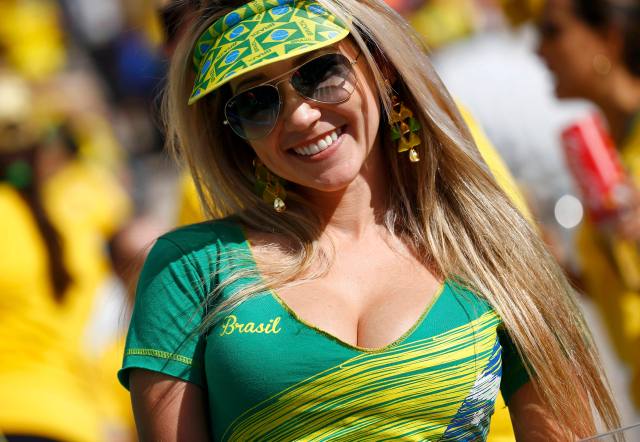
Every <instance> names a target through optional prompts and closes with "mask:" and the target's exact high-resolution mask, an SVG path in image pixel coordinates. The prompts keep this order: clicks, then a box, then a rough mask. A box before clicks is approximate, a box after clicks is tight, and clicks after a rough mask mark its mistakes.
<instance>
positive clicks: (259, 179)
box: [253, 158, 287, 213]
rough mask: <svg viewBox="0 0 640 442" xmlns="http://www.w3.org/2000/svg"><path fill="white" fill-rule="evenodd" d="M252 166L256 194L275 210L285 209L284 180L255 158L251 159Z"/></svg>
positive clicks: (285, 193) (282, 210)
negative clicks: (254, 175)
mask: <svg viewBox="0 0 640 442" xmlns="http://www.w3.org/2000/svg"><path fill="white" fill-rule="evenodd" d="M253 166H254V168H255V174H256V194H257V195H259V196H260V197H262V200H263V201H264V202H266V203H268V204H271V205H272V206H273V209H274V210H275V211H276V212H278V213H280V212H284V211H285V210H286V209H287V205H286V204H285V203H284V200H285V199H286V198H287V191H286V190H285V189H284V180H283V179H282V178H280V177H279V176H277V175H274V174H273V173H271V171H270V170H269V169H267V166H265V165H264V164H263V163H262V161H260V160H258V159H257V158H256V159H255V160H253Z"/></svg>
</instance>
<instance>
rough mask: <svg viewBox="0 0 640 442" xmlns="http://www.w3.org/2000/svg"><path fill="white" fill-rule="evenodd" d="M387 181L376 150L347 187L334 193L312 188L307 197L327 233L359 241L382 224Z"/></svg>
mask: <svg viewBox="0 0 640 442" xmlns="http://www.w3.org/2000/svg"><path fill="white" fill-rule="evenodd" d="M388 181H389V180H388V173H387V171H386V170H384V166H383V161H382V152H381V150H380V149H374V150H373V151H372V152H371V154H370V155H369V158H368V159H367V161H366V163H365V165H364V166H363V168H362V170H361V171H360V174H359V175H358V176H357V177H356V178H355V179H354V180H353V181H352V182H351V183H350V184H349V185H348V186H347V187H346V188H344V189H341V190H338V191H335V192H321V191H317V190H313V189H309V190H307V191H306V192H305V194H306V195H307V196H308V198H309V200H310V201H311V202H312V204H313V205H314V206H316V207H317V209H318V210H319V212H320V214H321V217H322V219H323V220H324V222H325V225H324V229H323V230H324V231H325V232H326V233H329V234H332V235H340V236H347V237H350V238H352V239H353V240H357V239H360V238H363V237H364V236H365V234H366V233H367V232H368V231H369V230H370V229H371V227H376V226H380V225H381V224H382V223H383V221H382V215H383V214H384V211H385V209H386V204H387V201H386V195H387V189H388V185H389V184H388Z"/></svg>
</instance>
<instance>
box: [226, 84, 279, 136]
mask: <svg viewBox="0 0 640 442" xmlns="http://www.w3.org/2000/svg"><path fill="white" fill-rule="evenodd" d="M279 111H280V97H279V96H278V90H277V89H276V88H275V87H273V86H258V87H254V88H253V89H249V90H247V91H245V92H242V93H240V94H238V95H236V96H235V97H233V98H232V99H231V100H229V102H228V103H227V106H226V108H225V116H226V117H227V121H228V122H229V125H230V126H231V128H232V129H233V131H234V132H235V133H236V134H238V135H239V136H241V137H242V138H246V139H249V140H251V139H256V138H261V137H264V136H266V135H268V134H269V132H271V130H272V129H273V126H275V123H276V121H277V119H278V112H279Z"/></svg>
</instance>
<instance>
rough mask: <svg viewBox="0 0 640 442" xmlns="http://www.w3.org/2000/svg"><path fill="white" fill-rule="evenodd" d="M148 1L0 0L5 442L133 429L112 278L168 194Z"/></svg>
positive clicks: (0, 347) (163, 210) (161, 213)
mask: <svg viewBox="0 0 640 442" xmlns="http://www.w3.org/2000/svg"><path fill="white" fill-rule="evenodd" d="M155 6H156V5H155V3H153V2H150V1H135V2H128V1H119V0H114V1H108V2H98V1H92V0H88V1H84V0H68V1H67V0H64V1H62V0H60V1H56V0H6V1H2V2H0V71H1V72H2V74H1V75H0V78H1V79H2V81H1V82H0V83H2V85H3V87H2V97H1V98H0V107H2V112H0V115H1V117H0V127H1V128H2V131H1V134H2V138H1V140H0V145H1V147H0V158H1V160H0V206H1V209H0V210H1V211H0V213H2V222H3V226H2V232H0V323H2V328H1V330H0V352H1V353H2V354H1V355H0V397H1V398H2V403H3V405H2V406H1V407H0V436H2V434H3V433H4V434H6V435H7V437H8V439H9V440H10V441H12V440H22V439H20V438H18V439H16V437H17V436H32V437H34V438H36V439H30V440H37V438H42V439H43V440H44V439H48V440H59V441H127V440H135V433H134V432H133V420H132V416H131V409H130V404H129V398H128V395H127V394H126V392H124V391H123V390H122V388H121V387H120V386H119V385H118V384H117V380H116V377H115V373H116V371H117V368H119V366H120V361H121V356H122V349H121V347H122V339H123V338H124V336H123V334H124V332H123V331H122V330H123V329H124V327H126V319H124V318H125V317H126V315H125V314H124V313H125V312H126V309H127V306H128V304H129V301H130V299H128V298H127V295H128V290H127V288H128V287H129V286H130V285H131V284H133V283H134V281H135V279H137V277H136V274H135V270H136V262H138V260H139V259H142V257H143V254H144V248H145V247H146V246H148V245H150V242H151V241H152V238H155V237H156V236H157V235H158V233H159V231H160V230H164V229H167V228H168V227H169V226H171V225H172V223H173V222H174V221H173V216H172V212H173V210H174V209H173V206H174V204H175V201H174V193H175V192H173V193H172V192H171V189H172V188H173V187H174V186H175V180H176V174H175V171H174V170H173V167H172V166H171V165H170V164H169V162H168V161H166V160H165V159H164V158H163V156H162V154H161V145H162V139H161V134H160V132H159V130H158V129H157V126H156V124H155V121H154V120H153V118H154V112H153V106H154V104H155V102H154V100H155V98H156V95H157V93H158V92H159V88H160V85H161V81H162V77H163V75H164V70H165V64H164V58H163V55H162V52H161V50H160V49H161V48H160V42H161V40H162V29H161V26H160V22H159V20H158V17H157V16H156V15H155ZM3 106H4V107H3ZM138 180H140V181H144V182H149V183H151V186H149V187H142V186H140V185H139V181H138ZM167 190H168V191H167ZM110 252H111V253H110ZM110 258H112V259H113V260H114V261H112V259H110ZM118 275H120V276H122V278H117V277H116V276H118Z"/></svg>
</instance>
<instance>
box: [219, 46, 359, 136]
mask: <svg viewBox="0 0 640 442" xmlns="http://www.w3.org/2000/svg"><path fill="white" fill-rule="evenodd" d="M361 54H362V51H358V55H356V58H354V59H353V60H351V59H350V58H349V57H347V56H346V55H345V54H343V53H342V52H340V51H335V52H324V53H321V54H318V55H317V56H315V57H313V58H310V59H309V60H306V61H305V62H304V63H302V64H299V65H298V66H296V67H294V68H292V69H289V70H288V71H286V72H283V73H282V74H280V75H278V76H277V77H275V78H272V79H270V80H267V81H265V82H264V83H260V84H256V85H255V86H251V87H250V88H247V89H245V90H243V91H240V92H238V93H236V94H235V95H234V96H233V97H231V98H229V99H228V100H227V102H226V103H225V105H224V117H225V119H224V121H223V122H222V124H224V125H225V126H229V127H230V128H231V130H232V131H233V133H235V134H236V135H237V136H239V137H240V138H243V139H245V140H258V139H260V138H264V137H267V136H269V134H270V133H271V132H272V131H273V129H275V127H276V125H277V123H278V118H280V111H281V110H282V95H281V93H280V90H279V89H278V86H279V85H280V84H282V83H284V82H285V81H288V82H289V84H290V85H291V88H292V89H293V90H294V91H295V92H296V93H297V94H298V95H299V96H300V97H302V98H303V99H305V100H308V101H312V102H315V103H323V104H340V103H344V102H346V101H348V100H349V98H351V95H353V91H355V89H356V86H357V84H358V77H357V75H355V71H354V69H353V66H354V65H355V64H356V63H357V62H358V59H359V58H360V55H361ZM327 55H341V56H343V57H344V58H345V59H346V60H347V61H348V62H349V68H350V69H351V72H352V73H353V74H354V77H355V83H354V88H353V91H351V93H349V96H347V97H346V98H345V99H344V100H339V101H321V100H317V99H314V98H310V97H307V96H305V95H303V94H302V93H301V92H300V91H298V89H296V87H295V86H294V85H293V83H291V79H292V78H293V75H294V74H295V73H296V72H297V71H298V70H299V69H300V68H302V67H303V66H305V65H307V64H308V63H312V62H314V61H316V60H317V59H319V58H322V57H325V56H327ZM283 77H285V78H283ZM263 86H268V87H272V88H273V89H275V90H276V93H277V95H278V112H277V114H276V117H275V119H274V123H273V125H272V126H271V128H270V129H269V131H268V132H267V133H265V134H264V135H261V136H259V137H254V138H249V137H247V136H245V135H241V134H239V133H238V132H237V131H236V130H235V129H234V127H233V125H231V124H230V123H229V117H228V116H227V109H228V108H229V103H231V101H232V100H234V99H235V98H236V97H238V96H240V95H242V94H244V93H247V92H248V91H250V90H252V89H255V88H258V87H263Z"/></svg>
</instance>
